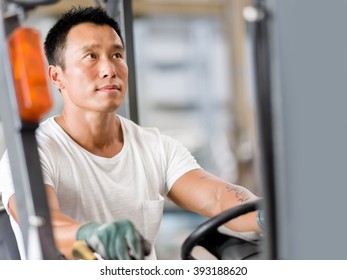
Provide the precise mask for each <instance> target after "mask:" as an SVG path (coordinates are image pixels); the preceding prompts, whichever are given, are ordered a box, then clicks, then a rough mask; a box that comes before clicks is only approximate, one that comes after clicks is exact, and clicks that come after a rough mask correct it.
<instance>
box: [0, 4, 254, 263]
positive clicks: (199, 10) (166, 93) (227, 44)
mask: <svg viewBox="0 0 347 280" xmlns="http://www.w3.org/2000/svg"><path fill="white" fill-rule="evenodd" d="M95 2H97V1H88V0H74V1H70V0H62V1H60V2H58V4H55V5H50V6H42V7H38V8H35V9H33V10H32V11H30V12H29V13H28V15H27V17H26V18H25V19H24V25H27V26H33V27H35V28H37V29H39V30H40V32H41V35H42V38H44V36H45V35H46V32H47V30H48V29H49V27H50V26H51V25H52V24H53V23H54V22H55V20H56V18H57V17H58V16H59V15H60V14H61V13H62V12H64V11H65V10H67V9H69V8H70V7H71V6H72V5H74V6H89V5H95ZM100 2H101V1H100ZM247 2H248V1H243V0H233V1H230V0H209V1H208V0H133V4H132V5H133V17H134V23H133V28H134V29H133V32H134V33H133V35H134V48H135V66H136V79H137V100H138V104H137V105H138V113H139V124H140V125H142V126H155V127H158V128H159V129H160V130H161V131H162V132H163V133H164V134H167V135H170V136H172V137H174V138H176V139H178V140H179V141H181V142H182V143H183V144H184V145H185V146H186V147H187V148H188V149H189V150H190V151H191V152H192V154H193V155H194V156H195V157H196V159H197V160H198V162H199V163H200V164H201V166H202V167H204V168H205V169H206V170H208V171H210V172H211V173H214V174H216V175H218V176H220V177H222V178H224V179H226V180H228V181H229V182H233V183H236V184H240V185H243V186H246V187H248V188H250V189H251V190H252V191H253V192H255V193H257V192H258V191H257V189H258V186H257V180H256V174H255V173H256V171H255V170H256V168H255V162H254V143H253V142H254V141H253V138H254V136H253V108H252V100H250V97H249V95H248V94H247V89H246V83H245V62H244V43H245V38H244V36H245V35H244V34H245V32H244V28H245V27H244V19H243V18H242V12H241V11H242V9H243V7H244V6H245V5H247ZM52 95H53V99H54V108H53V109H52V110H51V112H50V113H49V116H51V115H55V114H58V113H59V112H60V110H61V106H62V102H61V99H60V94H59V92H58V91H55V90H54V88H52ZM5 147H6V144H5V143H4V139H3V131H2V129H1V120H0V156H1V155H2V153H3V151H4V149H5ZM203 220H204V218H202V217H199V216H196V215H195V214H191V213H188V212H186V211H183V210H181V209H178V208H177V207H175V206H174V205H171V204H170V203H169V202H167V205H166V208H165V214H164V219H163V223H162V226H161V231H160V235H159V238H158V243H157V252H158V253H157V254H158V258H159V259H179V258H180V255H179V254H180V251H179V250H180V245H181V243H182V242H183V240H184V239H185V238H186V237H187V236H188V235H189V234H190V233H191V232H192V230H193V229H194V228H195V227H196V226H198V225H199V224H200V223H201V222H202V221H203Z"/></svg>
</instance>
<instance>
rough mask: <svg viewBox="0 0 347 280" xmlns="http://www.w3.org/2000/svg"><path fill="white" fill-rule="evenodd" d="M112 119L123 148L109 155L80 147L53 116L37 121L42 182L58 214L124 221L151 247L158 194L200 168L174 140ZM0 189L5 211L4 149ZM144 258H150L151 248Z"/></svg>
mask: <svg viewBox="0 0 347 280" xmlns="http://www.w3.org/2000/svg"><path fill="white" fill-rule="evenodd" d="M118 118H119V119H120V123H121V126H122V130H123V137H124V146H123V148H122V150H121V151H120V152H119V153H118V154H117V155H116V156H114V157H113V158H104V157H100V156H96V155H94V154H92V153H90V152H88V151H87V150H85V149H83V148H82V147H81V146H79V145H78V144H77V143H76V142H74V141H73V140H72V139H71V138H70V137H69V135H68V134H66V133H65V132H64V130H63V129H62V128H61V127H60V126H59V125H58V124H57V123H56V121H55V120H54V117H51V118H49V119H47V120H46V121H44V122H43V123H41V124H40V127H39V128H38V129H37V131H36V137H37V142H38V147H39V153H40V158H41V166H42V174H43V179H44V183H45V184H48V185H50V186H52V187H53V188H54V189H55V191H56V193H57V196H58V200H59V204H60V209H61V211H62V212H63V213H64V214H66V215H68V216H70V217H72V218H74V219H76V220H78V221H80V222H85V221H96V222H99V223H107V222H111V221H115V220H119V219H129V220H131V221H132V222H133V223H134V224H135V226H136V228H137V229H138V230H139V231H140V233H141V234H142V235H143V236H144V237H145V238H146V239H147V240H149V241H150V242H151V243H152V244H153V246H154V242H155V240H156V237H157V233H158V231H159V226H160V221H161V219H162V215H163V207H164V197H165V196H166V195H167V193H168V192H169V190H170V188H171V187H172V185H173V184H174V182H175V181H176V180H177V179H178V178H179V177H181V176H182V175H183V174H185V173H186V172H188V171H190V170H193V169H197V168H200V166H199V165H198V164H197V162H196V160H195V159H194V158H193V156H192V155H191V154H190V153H189V151H188V150H187V149H186V148H184V147H183V146H182V145H181V144H180V143H179V142H177V141H176V140H174V139H172V138H170V137H168V136H165V135H163V134H160V132H159V131H158V130H157V129H155V128H143V127H140V126H138V125H136V124H135V123H133V122H132V121H130V120H127V119H125V118H123V117H121V116H118ZM0 189H1V190H2V192H3V197H2V200H3V203H4V205H5V207H6V209H7V207H8V205H7V204H8V200H9V197H10V196H11V195H12V194H13V193H14V187H13V183H12V177H11V170H10V165H9V160H8V155H7V152H6V153H5V154H4V156H3V158H2V160H1V162H0ZM7 210H8V209H7ZM11 222H12V226H13V229H14V231H15V234H16V237H17V242H18V245H19V247H20V251H21V255H22V258H25V257H24V255H23V254H24V253H23V248H21V247H22V242H21V240H19V238H20V231H19V228H18V225H17V224H16V223H15V222H14V220H13V219H12V217H11ZM150 258H155V252H154V250H153V254H152V256H151V257H150Z"/></svg>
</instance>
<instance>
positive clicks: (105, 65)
mask: <svg viewBox="0 0 347 280" xmlns="http://www.w3.org/2000/svg"><path fill="white" fill-rule="evenodd" d="M99 75H100V78H105V77H116V75H117V74H116V66H115V65H114V64H113V63H112V62H111V61H110V60H109V59H102V60H100V69H99Z"/></svg>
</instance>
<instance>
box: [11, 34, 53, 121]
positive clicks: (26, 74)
mask: <svg viewBox="0 0 347 280" xmlns="http://www.w3.org/2000/svg"><path fill="white" fill-rule="evenodd" d="M8 46H9V53H10V60H11V65H12V74H13V79H14V85H15V90H16V95H17V103H18V109H19V114H20V116H21V119H22V120H23V121H28V122H38V121H39V120H40V119H41V118H42V117H43V116H44V114H46V113H47V112H48V111H49V110H50V109H51V107H52V99H51V95H50V91H49V88H48V83H47V79H46V71H45V63H44V59H43V51H42V46H41V40H40V34H39V32H38V31H36V30H35V29H32V28H27V27H18V28H17V29H15V30H14V31H13V32H12V33H11V34H10V35H9V37H8Z"/></svg>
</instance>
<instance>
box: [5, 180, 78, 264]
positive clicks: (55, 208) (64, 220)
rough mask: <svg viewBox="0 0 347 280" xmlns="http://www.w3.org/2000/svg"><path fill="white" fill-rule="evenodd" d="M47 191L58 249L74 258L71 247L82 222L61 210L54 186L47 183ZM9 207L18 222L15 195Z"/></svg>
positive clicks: (69, 257)
mask: <svg viewBox="0 0 347 280" xmlns="http://www.w3.org/2000/svg"><path fill="white" fill-rule="evenodd" d="M46 193H47V200H48V205H49V207H50V214H51V223H52V228H53V234H54V239H55V242H56V246H57V249H58V250H59V252H61V253H62V254H63V255H64V256H65V257H66V258H68V259H73V256H72V250H71V249H72V245H73V243H74V242H75V241H76V233H77V230H78V229H79V227H80V226H81V224H80V223H79V222H77V221H76V220H74V219H72V218H70V217H69V216H66V215H64V214H62V213H61V212H60V209H59V202H58V198H57V195H56V193H55V190H54V189H53V187H51V186H49V185H46ZM8 208H9V211H10V214H11V216H12V217H13V218H14V219H15V220H16V222H17V223H18V216H17V208H16V200H15V196H14V195H12V196H11V197H10V199H9V202H8Z"/></svg>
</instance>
